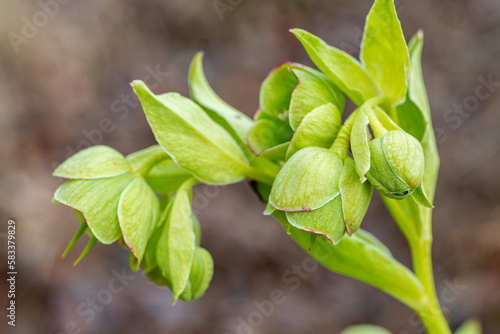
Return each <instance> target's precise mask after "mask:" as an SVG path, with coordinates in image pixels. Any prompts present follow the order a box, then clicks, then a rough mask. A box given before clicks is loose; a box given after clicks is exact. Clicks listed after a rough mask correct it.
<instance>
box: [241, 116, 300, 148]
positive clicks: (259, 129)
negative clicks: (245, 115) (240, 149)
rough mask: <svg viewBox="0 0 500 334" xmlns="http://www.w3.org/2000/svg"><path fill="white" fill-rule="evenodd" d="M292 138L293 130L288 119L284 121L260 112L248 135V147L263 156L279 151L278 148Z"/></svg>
mask: <svg viewBox="0 0 500 334" xmlns="http://www.w3.org/2000/svg"><path fill="white" fill-rule="evenodd" d="M292 137H293V130H292V128H291V127H290V124H289V122H288V119H285V120H282V119H280V118H279V117H276V116H275V115H273V114H271V113H269V112H267V111H265V110H260V111H259V112H258V114H257V116H256V122H255V125H254V126H253V127H252V128H251V129H250V132H249V133H248V145H249V146H250V149H251V150H252V151H253V152H254V153H255V154H262V153H264V152H269V151H273V150H274V149H278V146H281V145H283V144H284V143H286V142H289V141H290V139H292ZM280 152H281V151H280ZM285 152H286V150H285ZM278 156H279V155H278Z"/></svg>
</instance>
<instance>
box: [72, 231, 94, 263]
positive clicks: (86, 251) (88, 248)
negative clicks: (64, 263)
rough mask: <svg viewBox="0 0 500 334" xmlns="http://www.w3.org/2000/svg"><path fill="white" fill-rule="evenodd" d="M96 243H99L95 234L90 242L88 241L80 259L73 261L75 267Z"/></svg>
mask: <svg viewBox="0 0 500 334" xmlns="http://www.w3.org/2000/svg"><path fill="white" fill-rule="evenodd" d="M96 243H97V238H96V237H94V236H93V237H91V238H90V240H89V242H88V243H87V246H85V248H84V249H83V251H82V253H81V254H80V256H79V257H78V259H76V261H75V262H74V263H73V267H75V266H76V265H77V264H78V263H80V261H81V260H82V259H83V258H84V257H85V255H87V253H88V252H89V251H90V250H91V249H92V247H94V246H95V244H96Z"/></svg>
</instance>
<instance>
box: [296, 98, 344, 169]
mask: <svg viewBox="0 0 500 334" xmlns="http://www.w3.org/2000/svg"><path fill="white" fill-rule="evenodd" d="M341 125H342V113H341V112H340V111H339V109H338V108H337V107H336V106H335V105H333V104H331V103H327V104H324V105H321V106H319V107H317V108H315V109H314V110H313V111H311V112H310V113H308V114H307V115H306V116H305V117H304V118H303V119H302V122H301V123H300V124H299V126H298V127H297V129H296V130H295V134H294V135H293V138H292V141H291V142H290V146H289V147H288V151H287V153H286V158H287V159H290V157H291V156H292V155H294V154H295V153H296V152H298V151H299V150H300V149H303V148H306V147H309V146H314V147H323V148H330V146H332V144H333V141H334V140H335V138H336V137H337V134H338V133H339V130H340V126H341Z"/></svg>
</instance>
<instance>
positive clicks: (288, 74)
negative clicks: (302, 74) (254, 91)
mask: <svg viewBox="0 0 500 334" xmlns="http://www.w3.org/2000/svg"><path fill="white" fill-rule="evenodd" d="M302 66H303V65H300V64H295V63H290V62H287V63H283V64H281V65H279V66H277V67H275V68H274V69H273V70H272V71H271V72H270V73H269V75H268V76H267V78H266V79H265V80H264V81H263V82H262V85H261V87H260V93H259V104H260V107H261V109H263V110H265V111H266V112H268V113H270V114H272V115H274V116H277V117H278V118H279V119H281V120H286V121H288V120H287V119H288V110H289V109H290V99H291V96H292V92H293V90H294V89H295V86H296V85H297V83H298V82H299V81H298V79H297V77H296V76H295V75H294V74H293V72H292V71H291V69H292V68H301V67H302Z"/></svg>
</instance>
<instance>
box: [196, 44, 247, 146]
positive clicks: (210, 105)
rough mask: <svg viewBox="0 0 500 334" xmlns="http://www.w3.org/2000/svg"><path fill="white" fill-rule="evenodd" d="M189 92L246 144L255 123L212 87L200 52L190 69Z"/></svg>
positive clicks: (213, 116) (217, 120)
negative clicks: (248, 134)
mask: <svg viewBox="0 0 500 334" xmlns="http://www.w3.org/2000/svg"><path fill="white" fill-rule="evenodd" d="M189 90H190V93H191V97H192V99H193V100H194V101H196V102H197V103H199V104H200V105H201V106H203V107H204V108H206V109H208V110H207V111H208V113H209V115H210V116H211V117H212V119H214V120H215V121H216V122H217V123H219V124H221V125H222V126H223V127H224V128H225V129H226V130H229V128H230V129H232V130H233V131H234V133H235V134H236V136H238V138H239V139H240V140H242V141H243V142H246V138H247V133H248V131H249V130H250V128H251V127H252V125H253V121H252V120H251V119H250V118H249V117H248V116H247V115H245V114H243V113H241V112H240V111H238V110H236V109H235V108H233V107H231V106H230V105H229V104H227V103H226V102H225V101H224V100H222V99H221V98H220V97H219V96H218V95H217V94H216V93H215V92H214V91H213V89H212V87H210V84H209V83H208V81H207V78H206V77H205V73H204V70H203V53H202V52H198V53H197V54H196V55H195V56H194V58H193V60H192V62H191V66H190V68H189Z"/></svg>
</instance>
